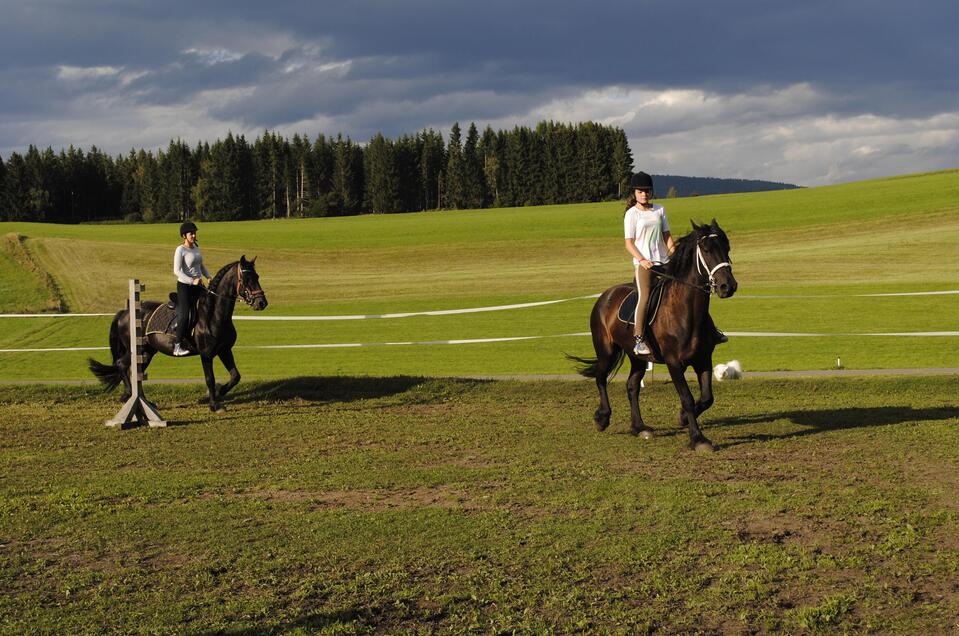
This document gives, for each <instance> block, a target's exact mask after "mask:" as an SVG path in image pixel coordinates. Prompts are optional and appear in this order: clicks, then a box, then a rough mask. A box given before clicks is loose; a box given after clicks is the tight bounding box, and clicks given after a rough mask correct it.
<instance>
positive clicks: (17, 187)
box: [4, 152, 36, 221]
mask: <svg viewBox="0 0 959 636" xmlns="http://www.w3.org/2000/svg"><path fill="white" fill-rule="evenodd" d="M5 181H6V187H5V188H4V190H5V191H6V205H5V206H4V207H5V212H6V218H7V220H9V221H34V220H36V219H33V218H31V217H30V214H31V210H30V193H29V185H28V184H29V179H28V177H27V164H26V162H25V161H24V160H23V156H22V155H21V154H20V153H17V152H14V153H11V154H10V158H9V160H7V168H6V176H5Z"/></svg>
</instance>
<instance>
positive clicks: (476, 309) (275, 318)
mask: <svg viewBox="0 0 959 636" xmlns="http://www.w3.org/2000/svg"><path fill="white" fill-rule="evenodd" d="M946 294H959V289H956V290H948V291H931V292H899V293H889V294H851V295H847V294H813V295H808V296H804V295H801V294H800V295H782V296H749V295H746V294H739V295H737V296H735V298H742V299H747V298H748V299H787V300H788V299H791V298H795V299H805V298H880V297H889V296H940V295H946ZM592 298H599V294H590V295H588V296H574V297H573V298H560V299H558V300H542V301H538V302H532V303H518V304H515V305H493V306H490V307H468V308H465V309H434V310H430V311H407V312H399V313H392V314H348V315H338V316H337V315H334V316H247V315H238V316H233V320H260V321H304V322H306V321H318V320H370V319H384V318H386V319H388V318H410V317H412V316H452V315H455V314H475V313H481V312H486V311H505V310H508V309H528V308H530V307H543V306H545V305H556V304H559V303H566V302H570V301H573V300H588V299H592ZM113 315H114V314H0V318H84V317H91V316H93V317H104V316H113ZM814 335H820V334H814ZM863 335H865V334H863Z"/></svg>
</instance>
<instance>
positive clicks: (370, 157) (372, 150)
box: [363, 133, 399, 214]
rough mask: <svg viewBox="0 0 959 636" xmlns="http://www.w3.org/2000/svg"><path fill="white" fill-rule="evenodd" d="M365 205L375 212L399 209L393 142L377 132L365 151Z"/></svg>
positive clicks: (367, 208) (380, 212)
mask: <svg viewBox="0 0 959 636" xmlns="http://www.w3.org/2000/svg"><path fill="white" fill-rule="evenodd" d="M363 169H364V171H365V179H364V184H365V185H364V196H363V207H364V208H365V209H366V210H368V211H370V212H372V213H373V214H382V213H387V212H396V211H397V203H398V201H397V199H398V195H399V183H398V178H397V174H396V165H395V163H394V154H393V142H391V141H389V140H387V139H386V138H384V137H383V135H382V134H380V133H376V135H375V136H374V137H373V139H371V140H370V143H369V144H367V146H366V149H365V150H364V152H363Z"/></svg>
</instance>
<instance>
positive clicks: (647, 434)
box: [637, 428, 653, 439]
mask: <svg viewBox="0 0 959 636" xmlns="http://www.w3.org/2000/svg"><path fill="white" fill-rule="evenodd" d="M637 434H638V435H639V439H653V432H652V431H651V430H649V429H648V428H644V429H643V430H641V431H639V433H637Z"/></svg>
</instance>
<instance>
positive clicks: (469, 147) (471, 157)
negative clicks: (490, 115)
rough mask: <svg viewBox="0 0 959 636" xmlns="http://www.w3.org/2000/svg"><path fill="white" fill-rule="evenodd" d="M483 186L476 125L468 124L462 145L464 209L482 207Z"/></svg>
mask: <svg viewBox="0 0 959 636" xmlns="http://www.w3.org/2000/svg"><path fill="white" fill-rule="evenodd" d="M485 186H486V179H485V177H484V175H483V162H482V159H481V158H480V155H479V133H478V132H477V130H476V124H474V123H472V122H470V127H469V132H467V133H466V143H465V144H464V145H463V189H464V201H463V202H464V207H466V208H471V209H478V208H482V207H484V202H485V200H486V192H485V190H486V187H485Z"/></svg>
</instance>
